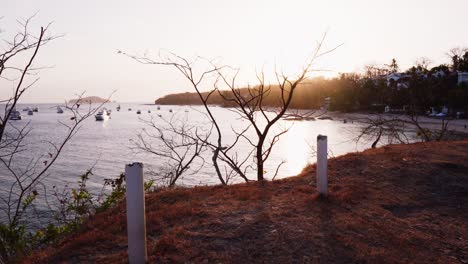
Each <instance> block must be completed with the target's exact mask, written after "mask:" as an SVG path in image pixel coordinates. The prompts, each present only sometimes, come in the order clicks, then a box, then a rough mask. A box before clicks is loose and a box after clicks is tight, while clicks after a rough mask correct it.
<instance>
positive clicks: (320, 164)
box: [317, 135, 328, 196]
mask: <svg viewBox="0 0 468 264" xmlns="http://www.w3.org/2000/svg"><path fill="white" fill-rule="evenodd" d="M327 154H328V150H327V136H323V135H318V136H317V191H318V192H319V193H320V195H323V196H327V195H328V179H327Z"/></svg>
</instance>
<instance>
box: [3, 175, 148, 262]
mask: <svg viewBox="0 0 468 264" xmlns="http://www.w3.org/2000/svg"><path fill="white" fill-rule="evenodd" d="M92 175H93V173H92V171H91V170H87V171H86V172H85V173H84V174H83V175H81V176H80V178H79V181H78V185H77V188H69V187H68V185H65V187H64V188H63V189H62V190H60V189H59V188H58V187H56V186H53V188H52V189H53V194H52V196H53V198H54V202H55V203H54V204H51V203H48V204H49V208H50V209H51V210H52V211H53V215H54V221H51V222H49V223H48V224H47V225H46V226H45V227H42V228H40V229H38V230H29V229H30V228H29V226H28V224H30V223H28V222H24V223H18V224H0V257H1V260H2V261H3V262H14V261H16V260H19V259H20V258H22V257H24V256H26V255H27V254H29V252H31V250H33V249H36V248H38V247H43V246H45V245H48V244H51V243H54V242H56V241H57V240H59V239H60V238H62V237H63V235H64V234H68V233H70V232H73V231H74V230H76V229H77V228H79V227H80V226H81V224H82V223H83V222H84V221H85V220H86V219H87V218H88V217H89V216H91V215H93V214H95V213H96V212H100V211H103V210H105V209H108V208H112V207H114V206H115V205H117V204H118V203H119V202H120V201H121V200H122V199H123V198H124V197H125V175H124V174H123V173H122V174H120V176H119V177H118V178H116V179H105V180H104V184H103V188H102V190H101V193H100V194H98V195H96V194H93V192H91V191H90V189H89V187H88V186H87V183H88V181H89V178H90V177H91V176H92ZM153 185H154V181H153V180H150V181H147V182H145V183H144V187H145V191H148V190H150V189H151V188H152V187H153ZM106 187H110V189H111V190H110V192H105V191H104V190H105V188H106ZM37 195H38V193H37V192H35V193H34V194H32V195H30V196H28V197H27V198H26V199H25V202H24V203H23V207H24V209H25V210H26V209H27V208H29V207H32V206H34V204H33V202H34V201H35V198H36V196H37ZM0 263H1V262H0Z"/></svg>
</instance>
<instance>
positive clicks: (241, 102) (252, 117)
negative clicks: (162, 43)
mask: <svg viewBox="0 0 468 264" xmlns="http://www.w3.org/2000/svg"><path fill="white" fill-rule="evenodd" d="M324 38H325V36H324ZM322 44H323V39H322V40H321V41H320V42H319V43H318V45H317V48H316V49H315V51H314V52H313V54H312V56H311V58H310V59H309V60H307V62H306V64H305V66H304V67H303V69H302V71H301V72H300V73H299V74H298V75H297V76H295V77H294V78H290V77H288V76H286V75H285V74H282V73H279V72H276V81H277V83H276V85H270V84H267V83H266V81H265V75H264V73H263V72H261V73H259V74H257V81H258V82H259V84H258V85H257V86H254V87H247V88H244V89H239V87H238V86H237V84H236V77H237V75H238V73H239V70H238V69H234V68H233V67H229V66H218V65H216V64H215V63H214V62H213V61H208V62H209V66H210V67H209V69H208V70H206V71H203V72H202V73H200V74H199V75H196V74H195V71H194V68H193V64H194V62H190V61H189V60H187V59H185V58H183V57H180V56H177V55H175V54H173V53H170V55H169V56H168V57H164V58H162V57H161V56H160V59H158V60H153V59H151V58H148V57H147V56H143V57H140V56H135V55H128V54H125V53H124V55H127V56H128V57H130V58H132V59H135V60H136V61H138V62H140V63H143V64H153V65H165V66H172V67H175V68H176V69H177V70H179V71H180V72H181V73H182V74H183V76H184V77H185V78H186V79H187V80H189V82H190V83H191V85H192V86H193V88H194V89H195V91H196V92H197V94H198V96H199V98H200V100H201V103H202V104H203V106H204V108H205V110H206V113H207V115H208V116H209V120H210V121H211V122H212V123H213V125H214V127H215V131H216V133H217V141H216V143H214V144H213V143H209V146H211V147H212V148H213V150H214V151H213V158H212V161H213V165H214V167H215V170H216V172H217V175H218V177H219V178H220V181H221V182H222V183H223V184H225V183H226V181H225V180H224V179H223V177H222V174H221V171H220V167H219V164H218V159H222V160H223V161H225V162H226V163H227V164H228V165H229V166H230V167H231V168H232V169H233V170H234V171H235V172H236V173H238V174H239V175H240V176H241V177H242V178H243V179H244V180H246V181H248V180H249V179H248V178H247V177H246V175H245V174H244V171H245V170H242V169H241V168H240V167H239V165H240V164H244V162H245V160H243V161H241V162H239V160H238V159H236V156H235V155H232V154H229V153H228V151H230V150H232V149H233V148H234V145H235V144H236V143H237V142H238V141H239V140H240V139H244V140H247V141H248V142H249V143H250V144H251V145H252V147H253V153H254V160H255V166H256V170H257V180H259V181H261V180H264V164H265V161H266V160H267V159H268V157H269V156H270V154H271V151H272V149H273V146H274V145H275V144H276V143H277V142H278V140H279V139H280V137H281V135H283V134H284V133H286V132H287V129H283V130H281V131H280V132H278V133H275V134H274V135H273V136H271V137H270V134H271V131H272V128H273V126H274V125H275V124H277V122H278V121H279V120H280V119H281V118H282V117H283V116H284V114H285V113H286V111H287V110H288V108H289V106H290V103H291V101H292V98H293V96H294V92H295V91H296V88H297V87H298V86H299V84H301V83H302V82H304V81H305V80H306V79H307V77H308V75H309V74H310V73H311V71H312V65H313V63H314V62H315V60H316V59H317V58H319V57H321V56H323V55H325V54H327V53H329V52H331V51H333V50H334V49H331V50H328V51H326V52H321V49H322ZM335 49H336V48H335ZM119 53H122V52H121V51H119ZM197 59H199V58H197ZM232 72H234V74H233V77H229V73H232ZM208 75H210V76H211V77H213V75H214V77H216V81H215V82H214V83H213V87H212V88H211V90H210V91H209V92H207V93H202V92H201V90H200V85H201V83H202V82H203V81H204V80H205V78H206V77H207V76H208ZM221 84H222V85H223V86H226V87H227V89H228V92H227V93H224V92H221V91H220V87H219V85H221ZM214 93H218V94H219V95H220V96H222V97H223V99H224V100H225V101H226V102H228V103H231V104H232V105H234V111H236V112H237V113H238V114H239V116H240V118H242V119H244V120H247V121H248V122H249V127H247V128H246V129H244V130H242V131H234V132H235V134H236V139H235V141H234V142H233V143H232V144H230V145H228V146H225V145H223V133H222V131H221V129H220V126H219V122H218V120H217V119H216V118H215V116H214V115H213V113H212V111H211V109H210V106H209V99H210V96H212V95H213V94H214ZM267 98H268V99H271V98H273V101H274V105H272V106H271V105H267V104H266V100H267ZM259 119H262V120H259ZM250 127H251V128H252V129H253V130H254V131H255V134H256V136H257V138H256V140H251V139H250V138H249V137H247V136H246V133H247V131H248V130H249V129H250ZM220 157H222V158H220ZM282 164H283V163H281V164H279V165H278V166H281V165H282ZM278 171H279V168H277V169H276V173H275V174H277V172H278ZM275 176H276V175H275ZM275 176H273V177H275Z"/></svg>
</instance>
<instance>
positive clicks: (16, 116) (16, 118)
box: [10, 108, 21, 120]
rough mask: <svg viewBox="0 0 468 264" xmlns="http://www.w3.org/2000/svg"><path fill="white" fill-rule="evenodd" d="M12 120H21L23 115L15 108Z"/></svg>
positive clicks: (11, 114) (11, 115) (11, 116)
mask: <svg viewBox="0 0 468 264" xmlns="http://www.w3.org/2000/svg"><path fill="white" fill-rule="evenodd" d="M10 120H21V113H20V112H19V111H16V109H15V108H13V111H11V113H10Z"/></svg>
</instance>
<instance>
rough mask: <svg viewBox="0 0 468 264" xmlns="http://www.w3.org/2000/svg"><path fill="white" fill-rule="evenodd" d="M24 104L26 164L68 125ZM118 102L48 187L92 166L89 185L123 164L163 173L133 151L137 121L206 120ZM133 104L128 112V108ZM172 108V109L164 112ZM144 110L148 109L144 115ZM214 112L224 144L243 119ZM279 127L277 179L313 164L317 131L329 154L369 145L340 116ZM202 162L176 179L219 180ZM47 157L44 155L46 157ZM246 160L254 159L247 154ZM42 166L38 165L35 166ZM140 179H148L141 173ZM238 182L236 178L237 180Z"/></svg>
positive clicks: (85, 133)
mask: <svg viewBox="0 0 468 264" xmlns="http://www.w3.org/2000/svg"><path fill="white" fill-rule="evenodd" d="M26 106H31V107H34V106H37V107H38V108H39V112H38V113H34V115H33V116H28V115H27V113H26V112H22V116H23V120H21V121H12V122H14V123H12V124H14V125H16V126H23V125H25V124H26V123H28V122H29V127H30V128H31V129H32V130H31V132H30V135H29V136H28V139H27V142H28V144H29V145H27V146H26V148H25V151H24V152H22V153H20V154H19V156H18V157H19V159H18V160H20V163H18V166H19V167H21V166H23V167H24V166H25V165H26V164H27V163H28V162H30V160H31V159H32V158H33V157H38V156H39V155H41V154H47V152H48V151H49V150H50V149H49V148H50V146H49V145H48V144H47V143H46V142H47V141H54V142H60V140H61V139H62V138H63V136H64V132H65V130H64V127H63V125H61V124H60V123H59V122H63V123H71V121H70V117H71V114H70V113H67V112H65V113H64V114H57V113H56V109H55V107H54V105H46V104H39V105H19V106H18V107H17V109H18V110H20V111H21V110H22V109H23V108H25V107H26ZM116 106H117V104H107V105H106V107H107V108H108V109H112V115H111V119H109V120H107V121H101V122H99V121H95V119H94V117H91V118H89V119H88V120H87V121H86V122H84V123H83V125H82V127H81V129H80V130H79V132H78V133H77V135H76V136H75V137H74V138H73V139H72V140H71V141H70V142H69V144H68V145H67V146H66V148H65V149H64V151H63V153H62V155H61V156H60V158H59V159H58V160H57V162H56V163H55V164H54V166H53V167H52V169H51V170H50V171H49V175H48V176H47V178H46V179H45V180H44V183H46V185H47V186H52V185H58V186H60V185H63V184H65V183H76V182H77V181H78V177H79V176H80V175H81V174H83V173H84V172H85V171H86V170H87V169H89V168H91V167H93V170H92V171H93V174H94V175H93V176H92V177H91V179H90V184H91V186H92V187H93V188H96V189H98V188H100V187H101V186H102V183H103V180H104V179H106V178H115V177H117V176H118V175H119V174H120V173H121V172H123V170H124V167H125V164H127V163H131V162H135V161H139V162H143V163H144V165H145V171H153V172H154V173H156V174H158V172H161V173H162V172H163V171H167V166H166V163H165V162H163V160H161V158H158V157H155V156H153V155H150V154H147V153H138V152H135V150H134V149H133V147H134V143H132V142H131V140H132V139H136V135H137V133H139V132H140V131H141V129H143V128H146V129H150V128H148V126H147V125H145V124H144V122H142V120H149V119H150V118H152V117H153V118H155V120H156V122H158V121H157V120H158V118H160V117H159V116H158V115H161V116H162V118H165V119H166V120H169V119H170V118H171V117H172V118H174V119H179V120H183V122H188V123H190V124H193V125H200V126H205V127H206V118H205V117H204V115H203V114H201V113H200V112H202V111H203V109H202V108H201V107H199V106H195V107H188V106H161V109H160V110H157V107H156V106H154V105H142V104H121V107H122V109H121V111H120V112H118V111H116ZM129 108H132V111H128V109H129ZM137 109H140V110H141V111H142V114H141V115H137V114H136V110H137ZM169 109H172V110H173V112H172V113H171V112H169ZM148 110H150V111H151V113H148ZM213 112H214V114H215V116H217V117H218V118H219V120H220V121H221V122H220V125H221V129H222V130H223V131H226V136H225V139H226V142H231V141H233V140H234V137H233V134H232V133H231V132H230V131H231V129H232V128H234V129H235V130H237V131H240V130H241V129H242V128H244V127H245V126H246V125H247V124H248V122H247V121H244V120H241V119H239V118H238V115H237V114H236V113H233V112H232V111H230V110H229V109H225V108H220V107H215V108H213ZM278 128H289V132H287V133H286V134H285V135H283V136H282V137H281V139H280V141H279V142H278V143H277V144H276V145H275V147H274V149H273V152H272V154H271V156H270V159H269V160H268V162H267V163H266V167H265V171H266V177H267V178H269V177H271V176H272V174H274V172H275V170H276V167H277V165H278V164H279V163H281V162H282V161H285V162H286V163H285V164H284V165H283V166H282V167H281V169H280V173H279V175H278V177H277V178H283V177H288V176H293V175H296V174H298V173H299V172H300V171H301V170H302V169H303V168H304V167H305V166H306V165H307V164H308V163H313V162H315V160H314V156H313V154H312V153H313V149H314V147H315V141H316V137H317V135H318V134H324V135H327V136H328V139H329V149H330V150H331V152H330V153H331V154H332V155H333V156H338V155H342V154H346V153H349V152H355V151H360V150H363V149H365V148H367V147H369V146H370V144H369V143H359V144H356V142H355V141H354V138H355V137H356V135H357V132H358V130H359V125H358V124H352V123H349V122H348V123H343V121H342V120H317V121H301V122H297V121H296V122H293V121H281V122H280V123H279V126H278ZM248 136H249V138H252V139H255V137H256V136H255V134H254V133H253V131H251V132H250V133H249V134H248ZM250 149H251V147H250V145H248V143H247V141H243V142H241V143H240V144H239V146H238V147H237V149H236V151H237V152H238V153H239V155H240V156H242V155H245V154H246V153H248V151H249V150H250ZM205 157H206V159H205V160H206V163H205V164H204V167H203V168H202V169H201V170H200V171H199V172H198V173H196V174H194V175H185V176H184V177H183V178H182V179H181V181H180V183H181V184H184V185H187V186H194V185H200V184H201V185H207V184H218V183H219V181H218V179H217V177H216V175H215V173H214V168H213V166H212V165H211V164H210V163H209V161H210V160H211V158H210V157H211V152H207V153H205ZM45 159H46V158H44V160H45ZM250 160H253V159H252V158H251V159H250ZM41 166H43V164H39V165H38V168H40V167H41ZM249 175H251V177H252V178H254V175H255V171H253V170H250V172H249ZM145 177H147V178H150V177H153V176H151V175H149V173H148V174H147V175H145ZM9 179H11V176H10V175H9V174H8V172H7V171H6V170H5V168H3V167H2V168H0V181H1V182H2V185H3V186H6V185H5V184H7V183H9V182H11V181H10V180H9ZM237 181H239V180H237Z"/></svg>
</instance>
